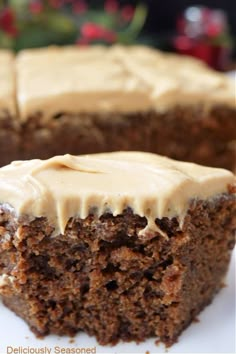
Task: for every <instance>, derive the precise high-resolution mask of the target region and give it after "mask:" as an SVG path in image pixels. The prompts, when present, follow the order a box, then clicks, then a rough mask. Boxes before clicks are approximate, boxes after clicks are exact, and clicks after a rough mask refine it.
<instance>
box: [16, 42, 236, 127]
mask: <svg viewBox="0 0 236 354" xmlns="http://www.w3.org/2000/svg"><path fill="white" fill-rule="evenodd" d="M16 66H17V81H18V90H17V98H18V105H19V110H20V113H21V119H22V120H23V121H24V120H27V118H28V117H29V116H32V115H34V114H36V113H37V112H41V113H42V117H43V119H44V120H48V119H50V118H51V117H53V115H55V114H58V113H63V112H64V113H65V112H66V113H78V112H84V113H93V112H121V113H122V112H126V113H128V112H136V111H146V110H161V111H162V110H166V109H168V108H170V107H171V106H175V105H176V104H177V105H180V104H184V105H186V104H198V103H205V104H212V103H226V104H229V105H232V106H234V107H236V98H235V85H234V83H233V81H232V80H230V79H229V78H227V77H225V75H223V74H220V73H217V72H215V71H213V70H211V69H209V68H208V67H207V66H206V65H205V64H203V63H202V62H200V61H198V60H196V59H193V58H189V57H183V56H178V55H173V54H164V53H161V52H160V51H157V50H154V49H151V48H148V47H144V46H131V47H123V46H119V45H115V46H112V47H109V48H107V47H103V46H95V47H93V46H91V47H87V48H79V47H49V48H41V49H34V50H26V51H23V52H21V53H20V54H19V55H18V58H17V65H16Z"/></svg>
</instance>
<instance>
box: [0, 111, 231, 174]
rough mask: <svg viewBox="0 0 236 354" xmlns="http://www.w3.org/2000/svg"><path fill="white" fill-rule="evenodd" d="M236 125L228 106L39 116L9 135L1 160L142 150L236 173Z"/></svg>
mask: <svg viewBox="0 0 236 354" xmlns="http://www.w3.org/2000/svg"><path fill="white" fill-rule="evenodd" d="M235 126H236V110H235V109H233V108H229V107H226V106H215V107H213V108H212V109H206V108H204V107H203V106H189V107H175V108H173V109H171V110H169V111H167V112H165V113H158V112H154V111H153V112H147V113H132V114H126V115H125V114H116V113H114V114H103V115H102V114H80V115H70V114H66V113H65V114H64V113H60V114H57V115H56V116H55V117H53V118H52V119H51V120H50V121H49V122H48V123H43V122H42V119H41V115H40V113H38V114H37V115H35V116H34V117H31V118H29V120H28V121H27V122H26V123H24V124H23V125H22V127H21V130H20V133H17V132H15V131H12V130H8V131H7V134H6V135H5V140H2V142H1V146H2V151H5V152H4V153H3V154H2V155H1V158H0V162H1V165H3V164H6V163H8V162H10V161H11V160H12V159H32V158H42V159H46V158H49V157H52V156H55V155H60V154H65V153H70V154H87V153H96V152H109V151H117V150H126V151H130V150H138V151H150V152H154V153H158V154H162V155H166V156H168V157H171V158H175V159H178V160H183V161H192V162H195V163H199V164H203V165H207V166H216V167H223V168H227V169H230V170H233V171H234V170H235V169H236V147H235V145H234V144H233V143H232V141H235V140H236V129H235ZM0 132H1V130H0ZM6 139H8V142H7V141H6ZM3 149H5V150H3Z"/></svg>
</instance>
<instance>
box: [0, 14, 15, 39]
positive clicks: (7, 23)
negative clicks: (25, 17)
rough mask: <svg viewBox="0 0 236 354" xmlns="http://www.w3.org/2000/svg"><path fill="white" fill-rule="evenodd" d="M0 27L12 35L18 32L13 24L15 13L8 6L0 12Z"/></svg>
mask: <svg viewBox="0 0 236 354" xmlns="http://www.w3.org/2000/svg"><path fill="white" fill-rule="evenodd" d="M0 28H1V29H2V30H3V31H4V32H6V33H8V34H9V35H10V36H12V37H15V36H16V35H17V34H18V30H17V28H16V24H15V14H14V12H13V11H12V9H11V8H10V7H6V8H5V9H3V10H2V11H1V12H0Z"/></svg>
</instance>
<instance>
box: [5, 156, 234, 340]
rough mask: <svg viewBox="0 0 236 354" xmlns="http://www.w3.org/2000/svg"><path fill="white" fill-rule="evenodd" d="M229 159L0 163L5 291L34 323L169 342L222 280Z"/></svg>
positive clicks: (47, 329) (230, 232) (230, 230)
mask: <svg viewBox="0 0 236 354" xmlns="http://www.w3.org/2000/svg"><path fill="white" fill-rule="evenodd" d="M235 191H236V189H235V177H234V175H233V174H232V173H230V172H229V171H226V170H223V169H213V168H207V167H202V166H199V165H195V164H190V163H184V162H177V161H174V160H170V159H167V158H164V157H161V156H158V155H154V154H148V153H138V152H120V153H107V154H95V155H87V156H70V155H65V156H57V157H54V158H52V159H49V160H46V161H42V160H32V161H23V162H22V161H21V162H14V163H12V164H11V165H9V166H6V167H3V168H2V169H0V294H1V296H2V299H3V301H4V303H5V304H6V305H7V306H8V307H9V308H10V309H12V310H13V311H14V312H16V313H17V314H18V315H19V316H21V317H22V318H23V319H24V320H25V321H26V322H27V323H28V324H29V326H30V328H31V329H32V330H33V331H34V332H35V333H36V334H38V335H46V334H48V333H56V334H60V335H64V334H74V333H76V332H77V331H81V330H82V331H85V332H87V333H88V334H90V335H95V336H96V337H97V339H98V341H99V342H100V343H101V344H108V343H113V344H114V343H116V342H117V341H119V340H124V341H130V340H136V341H143V340H145V339H146V338H149V337H152V336H156V337H158V338H159V339H160V340H161V341H163V342H164V343H166V344H167V345H170V344H172V343H173V342H174V341H175V340H176V339H177V337H178V336H179V334H180V333H181V332H182V330H183V329H184V328H185V327H187V326H188V324H189V323H190V322H191V321H192V320H193V319H194V318H195V316H196V315H197V314H198V313H199V312H200V311H201V310H202V309H203V308H204V307H205V306H206V305H207V304H208V303H210V302H211V301H212V299H213V297H214V294H215V293H216V292H217V291H218V290H219V289H220V288H221V285H222V282H223V279H224V276H225V274H226V271H227V268H228V264H229V260H230V254H231V251H232V248H233V246H234V242H235V240H234V237H235V228H236V194H235Z"/></svg>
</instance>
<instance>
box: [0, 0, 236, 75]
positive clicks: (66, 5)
mask: <svg viewBox="0 0 236 354" xmlns="http://www.w3.org/2000/svg"><path fill="white" fill-rule="evenodd" d="M72 43H75V44H76V45H79V46H87V45H90V44H97V43H104V44H106V45H110V44H113V43H122V44H137V43H141V44H147V45H151V46H154V47H156V48H159V49H161V50H164V51H170V52H177V53H180V54H187V55H192V56H194V57H198V58H200V59H202V60H203V61H205V62H206V63H207V64H208V65H210V66H212V67H213V68H215V69H218V70H221V71H228V70H233V69H235V68H236V1H235V0H224V1H222V0H214V1H213V0H212V1H210V0H208V1H201V2H197V3H196V1H189V0H176V1H173V0H165V1H155V0H149V1H143V2H141V1H134V0H120V1H118V0H105V1H86V0H47V1H46V0H45V1H44V0H9V1H4V0H0V48H10V49H12V50H15V51H18V50H21V49H24V48H32V47H40V46H47V45H50V44H59V45H65V44H72Z"/></svg>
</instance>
